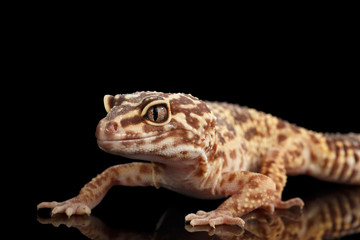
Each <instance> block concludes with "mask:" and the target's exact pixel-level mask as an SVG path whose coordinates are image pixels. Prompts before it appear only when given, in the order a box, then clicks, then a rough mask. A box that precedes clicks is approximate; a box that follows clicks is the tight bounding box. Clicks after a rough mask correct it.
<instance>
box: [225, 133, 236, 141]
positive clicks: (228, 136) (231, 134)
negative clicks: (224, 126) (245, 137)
mask: <svg viewBox="0 0 360 240" xmlns="http://www.w3.org/2000/svg"><path fill="white" fill-rule="evenodd" d="M224 136H225V137H227V138H228V140H229V141H230V140H233V139H234V138H235V135H234V134H233V133H231V132H226V133H225V134H224Z"/></svg>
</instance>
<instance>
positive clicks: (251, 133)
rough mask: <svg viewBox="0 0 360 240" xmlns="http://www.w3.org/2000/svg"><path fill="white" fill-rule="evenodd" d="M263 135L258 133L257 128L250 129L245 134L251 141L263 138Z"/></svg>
mask: <svg viewBox="0 0 360 240" xmlns="http://www.w3.org/2000/svg"><path fill="white" fill-rule="evenodd" d="M261 135H262V134H261V133H259V132H258V131H257V129H256V128H255V127H252V128H250V129H248V130H247V131H246V132H245V139H246V140H248V141H250V140H251V139H252V138H253V137H254V136H261Z"/></svg>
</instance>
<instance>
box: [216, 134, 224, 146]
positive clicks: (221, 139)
mask: <svg viewBox="0 0 360 240" xmlns="http://www.w3.org/2000/svg"><path fill="white" fill-rule="evenodd" d="M216 136H217V137H218V139H219V142H220V143H221V144H222V145H224V144H225V138H224V137H223V136H222V134H221V133H220V132H217V134H216Z"/></svg>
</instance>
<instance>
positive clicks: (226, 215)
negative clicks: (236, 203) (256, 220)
mask: <svg viewBox="0 0 360 240" xmlns="http://www.w3.org/2000/svg"><path fill="white" fill-rule="evenodd" d="M185 221H189V222H190V225H191V226H198V225H210V226H211V227H213V228H215V226H216V225H222V224H227V225H239V226H241V227H244V224H245V222H244V220H242V219H241V218H239V217H233V216H232V214H231V213H230V212H229V211H226V210H214V211H210V212H204V211H198V212H197V213H196V214H193V213H191V214H188V215H187V216H186V217H185Z"/></svg>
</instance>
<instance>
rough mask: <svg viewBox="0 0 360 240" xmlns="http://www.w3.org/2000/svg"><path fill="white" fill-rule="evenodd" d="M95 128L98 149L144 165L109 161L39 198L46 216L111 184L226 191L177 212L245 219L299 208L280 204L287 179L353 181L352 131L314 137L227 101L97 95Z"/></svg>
mask: <svg viewBox="0 0 360 240" xmlns="http://www.w3.org/2000/svg"><path fill="white" fill-rule="evenodd" d="M104 105H105V109H106V111H107V112H108V114H107V116H106V117H105V118H104V119H102V120H101V121H100V122H99V124H98V126H97V128H96V137H97V142H98V145H99V147H100V148H101V149H103V150H104V151H106V152H109V153H112V154H116V155H121V156H125V157H127V158H132V159H140V160H146V161H149V163H144V162H141V163H140V162H134V163H130V164H122V165H116V166H113V167H110V168H108V169H106V170H105V171H104V172H103V173H101V174H99V175H98V176H97V177H95V178H93V179H92V180H91V181H90V182H89V183H88V184H86V185H85V186H84V187H83V188H82V189H81V191H80V193H79V195H78V196H76V197H74V198H72V199H69V200H67V201H64V202H43V203H41V204H39V205H38V208H52V209H53V210H52V213H53V214H55V213H61V212H64V213H66V214H67V215H68V216H71V215H73V214H90V212H91V209H92V208H94V207H95V206H96V205H97V204H98V203H99V202H100V201H101V200H102V198H103V197H104V196H105V194H106V192H107V191H108V190H109V189H110V188H111V187H112V186H114V185H122V186H154V187H156V188H159V187H164V188H167V189H170V190H173V191H176V192H179V193H182V194H186V195H190V196H194V197H199V198H206V199H208V198H223V197H228V198H227V199H226V200H225V201H224V202H223V203H222V204H221V205H220V206H219V207H218V208H217V209H215V210H213V211H209V212H205V211H198V212H197V213H196V214H189V215H187V216H186V217H185V220H186V221H189V222H190V224H191V225H193V226H195V225H206V224H209V225H210V226H212V227H215V226H216V225H220V224H231V225H235V224H237V225H241V226H243V225H244V221H243V220H242V219H241V216H242V215H244V214H246V213H248V212H251V211H252V210H254V209H257V208H264V209H267V210H269V211H273V209H274V208H289V207H292V206H299V207H302V206H303V202H302V200H301V199H299V198H294V199H290V200H287V201H283V200H282V199H281V194H282V191H283V189H284V187H285V184H286V178H287V175H299V174H308V175H311V176H314V177H316V178H319V179H322V180H326V181H332V182H339V183H346V184H353V185H360V134H321V133H316V132H313V131H309V130H306V129H304V128H301V127H297V126H295V125H293V124H290V123H288V122H286V121H283V120H281V119H278V118H276V117H274V116H272V115H270V114H265V113H263V112H259V111H256V110H254V109H250V108H246V107H240V106H238V105H235V104H229V103H220V102H208V101H201V100H199V99H198V98H196V97H193V96H191V95H188V94H181V93H178V94H172V93H160V92H136V93H133V94H121V95H120V94H119V95H116V96H110V95H106V96H105V97H104Z"/></svg>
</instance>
